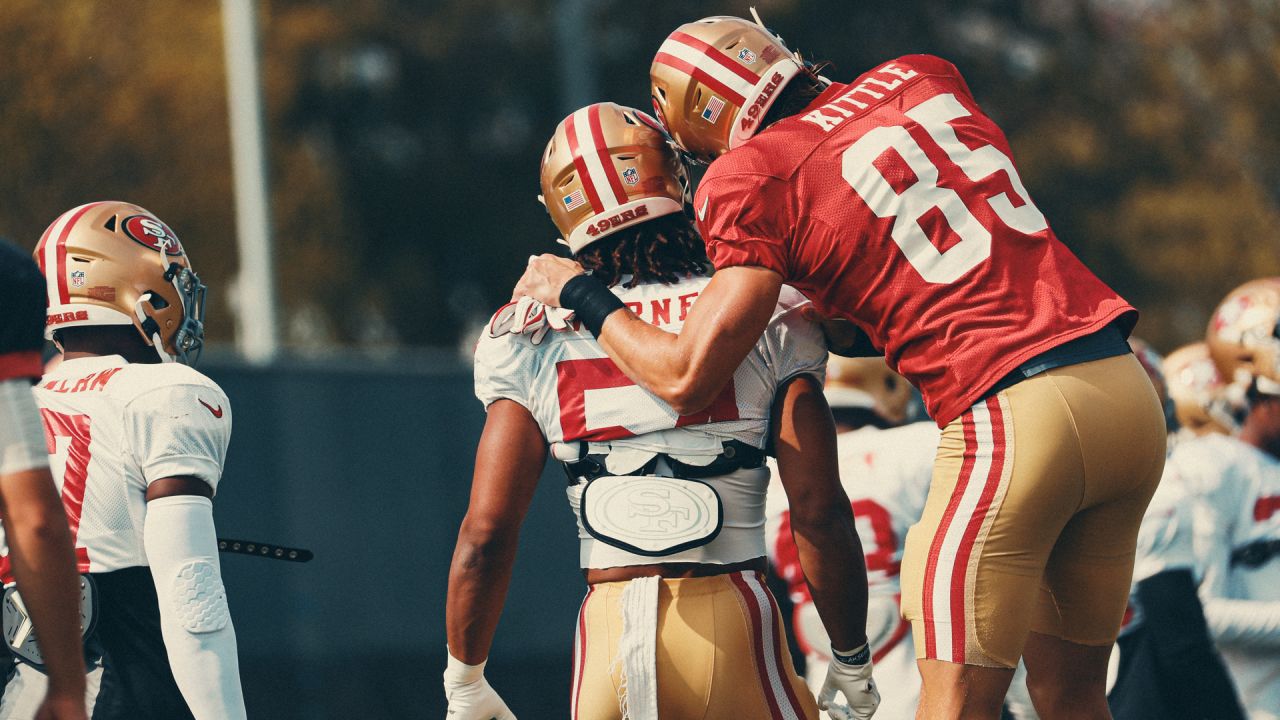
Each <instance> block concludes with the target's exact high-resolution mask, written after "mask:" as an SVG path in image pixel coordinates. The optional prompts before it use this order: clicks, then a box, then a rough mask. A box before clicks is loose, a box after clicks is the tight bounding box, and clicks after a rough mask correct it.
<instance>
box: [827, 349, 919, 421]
mask: <svg viewBox="0 0 1280 720" xmlns="http://www.w3.org/2000/svg"><path fill="white" fill-rule="evenodd" d="M822 394H823V395H825V396H826V398H827V404H828V405H830V406H831V408H832V409H841V408H855V409H864V410H869V411H871V412H873V413H875V414H876V415H877V416H878V417H879V418H880V419H881V420H884V421H885V422H886V423H888V424H889V425H901V424H903V423H904V422H906V421H907V410H908V408H909V406H910V404H911V384H910V383H908V382H907V379H906V378H904V377H902V376H901V375H899V374H898V373H896V372H894V371H892V370H890V369H889V366H888V365H886V364H885V361H884V358H847V357H842V356H840V355H831V356H830V357H829V358H828V359H827V382H826V385H825V386H824V387H823V390H822Z"/></svg>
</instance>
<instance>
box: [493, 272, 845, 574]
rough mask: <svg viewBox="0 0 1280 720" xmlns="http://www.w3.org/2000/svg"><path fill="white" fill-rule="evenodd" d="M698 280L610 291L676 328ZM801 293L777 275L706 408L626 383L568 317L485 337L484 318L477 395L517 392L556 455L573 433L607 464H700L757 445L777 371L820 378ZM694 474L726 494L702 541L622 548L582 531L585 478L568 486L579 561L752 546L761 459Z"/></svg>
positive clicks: (743, 550) (756, 534)
mask: <svg viewBox="0 0 1280 720" xmlns="http://www.w3.org/2000/svg"><path fill="white" fill-rule="evenodd" d="M708 281H709V280H708V278H702V277H698V278H689V279H686V280H683V281H681V282H678V283H674V284H671V285H666V284H661V283H650V284H644V285H638V286H636V287H634V288H624V287H622V286H621V285H619V286H616V287H614V288H613V291H614V293H615V294H617V295H618V296H619V297H620V298H622V300H623V301H624V302H626V303H627V305H628V306H629V307H630V308H631V309H632V310H633V311H635V312H636V314H637V315H639V316H640V317H641V318H642V319H644V320H646V321H648V322H651V323H653V324H655V325H657V326H658V327H660V328H662V329H663V330H667V331H670V332H679V330H680V328H681V327H682V326H683V325H684V319H685V317H686V316H687V314H688V311H689V308H690V307H692V305H693V302H694V301H695V300H696V299H697V297H698V294H699V293H700V292H701V291H702V289H703V288H704V287H706V284H707V282H708ZM806 304H807V301H806V300H805V299H804V298H803V297H802V296H801V295H800V294H799V293H797V292H796V291H795V290H793V289H791V288H787V287H784V288H783V291H782V294H781V296H780V298H779V302H778V306H777V308H776V310H775V313H774V315H773V318H772V319H771V320H770V322H769V325H768V327H767V328H766V330H765V332H764V335H763V336H762V337H761V338H760V340H759V341H758V342H757V343H756V345H755V347H754V348H753V349H752V350H751V352H749V353H748V354H747V357H746V359H745V360H744V361H743V362H742V364H741V365H740V366H739V367H738V369H737V371H735V372H734V375H733V380H732V381H731V382H730V383H729V384H728V385H726V387H725V389H724V390H723V391H722V392H721V393H720V396H719V397H717V398H716V400H715V401H714V402H713V403H712V404H711V406H710V407H709V408H707V409H706V410H704V411H702V412H699V413H695V414H693V415H686V416H680V415H679V414H678V413H676V412H675V411H674V410H673V409H672V408H671V407H670V406H669V405H667V404H666V403H665V402H663V401H662V400H661V399H659V398H658V397H657V396H656V395H653V394H652V393H650V392H649V391H647V390H645V389H644V388H641V387H639V386H637V385H636V384H635V383H633V382H632V381H631V380H630V379H629V378H627V376H626V375H624V374H623V373H622V371H621V370H619V369H618V367H617V366H616V365H614V363H613V361H612V360H610V359H609V358H608V356H607V355H605V353H604V351H603V350H601V349H600V346H599V344H598V343H597V342H596V340H595V338H593V337H592V336H591V334H590V333H589V332H588V331H587V330H586V329H584V328H576V327H571V328H569V329H567V330H565V331H561V332H552V333H550V334H548V335H547V337H546V338H545V339H544V340H543V341H542V342H541V343H540V344H538V345H535V344H533V342H531V340H530V339H529V338H528V337H527V336H524V335H509V334H508V335H501V336H499V337H492V336H491V335H490V333H489V331H488V329H486V330H485V331H484V332H482V334H481V337H480V342H479V344H478V345H477V347H476V357H475V383H476V396H477V397H478V398H479V399H480V400H481V401H482V402H483V403H484V404H485V406H486V407H488V406H489V405H490V404H492V403H493V402H495V401H497V400H500V399H507V400H513V401H515V402H517V403H520V404H521V405H523V406H524V407H525V408H527V409H528V410H529V411H530V412H531V413H532V415H533V417H534V419H535V420H536V421H537V423H538V426H539V428H540V429H541V430H542V433H543V436H544V437H545V438H546V440H547V441H548V442H549V443H551V444H552V445H553V452H554V453H555V454H556V456H557V457H558V458H561V459H564V454H563V453H562V452H561V451H565V452H568V453H569V456H570V457H577V455H576V452H577V451H578V450H579V449H580V448H578V447H576V445H577V443H583V444H585V445H586V449H588V450H589V452H591V453H593V454H607V460H606V467H607V469H608V470H609V472H610V473H612V474H614V475H627V474H631V473H633V472H636V471H637V470H638V469H639V468H640V467H641V466H643V465H645V464H646V463H647V462H648V461H649V460H651V459H652V458H653V456H654V455H655V454H657V453H665V454H667V455H669V456H671V457H673V458H675V459H677V460H679V461H681V462H684V463H688V464H690V465H706V464H708V463H710V462H712V461H713V460H714V459H715V458H716V456H718V455H719V454H720V453H721V452H723V450H724V443H725V442H726V441H729V440H737V441H739V442H743V443H746V444H748V445H751V446H753V447H757V448H761V449H763V448H764V447H765V445H766V444H767V442H768V438H769V417H770V411H771V408H772V406H773V401H774V396H775V395H776V393H777V391H778V389H779V388H780V387H781V386H782V385H783V384H784V383H785V382H786V381H787V380H789V379H791V378H793V377H796V376H798V375H804V374H807V375H811V376H813V377H814V378H815V379H816V380H817V381H818V382H821V381H822V379H823V376H824V374H825V371H826V359H827V349H826V345H825V342H824V340H823V337H822V333H821V330H820V329H819V328H818V327H817V326H816V325H814V324H813V323H811V322H810V321H808V320H805V319H804V318H803V317H801V313H800V310H801V308H802V307H803V306H804V305H806ZM571 445H572V446H573V447H572V448H571V447H570V446H571ZM660 474H662V473H660ZM704 482H706V483H708V484H710V485H712V486H713V487H715V488H716V490H717V491H718V492H719V493H720V496H721V499H722V501H723V502H724V505H725V512H724V526H723V528H722V529H721V531H720V534H719V535H717V537H716V539H715V540H713V541H712V542H710V543H708V544H706V545H702V546H700V547H696V548H691V549H688V550H684V551H681V552H679V553H677V554H674V555H665V556H661V557H650V556H642V555H637V554H632V553H629V552H627V551H625V550H621V549H619V548H616V547H613V546H610V545H608V544H606V543H603V542H600V541H598V540H596V539H595V538H593V537H592V536H591V535H590V534H589V533H587V532H586V530H585V528H584V526H583V524H582V520H581V514H580V503H579V500H580V497H581V493H582V488H583V487H584V485H585V483H579V484H578V485H574V486H570V487H569V488H568V498H569V503H570V507H571V508H572V509H573V511H574V514H575V516H577V517H578V537H579V564H580V565H581V567H584V568H588V567H590V568H604V567H616V566H621V565H643V564H653V563H661V562H693V563H704V564H712V563H718V564H725V563H734V562H740V561H743V560H749V559H751V558H754V557H760V556H762V555H763V554H764V552H765V544H764V504H765V493H766V490H767V487H768V484H769V473H768V471H767V470H765V469H764V468H755V469H742V470H738V471H736V472H733V473H730V474H727V475H721V476H719V477H715V478H706V479H704Z"/></svg>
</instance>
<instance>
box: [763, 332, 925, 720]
mask: <svg viewBox="0 0 1280 720" xmlns="http://www.w3.org/2000/svg"><path fill="white" fill-rule="evenodd" d="M823 392H824V394H825V395H826V398H827V403H828V404H829V405H830V406H831V412H832V414H833V416H834V417H835V422H836V429H837V431H838V432H839V433H840V435H839V437H838V440H837V450H838V453H839V458H840V478H841V481H842V483H843V484H844V489H845V492H846V493H848V495H849V497H850V498H851V499H852V505H853V515H854V518H855V519H856V522H857V527H858V536H859V537H860V538H861V539H862V549H863V552H864V554H865V556H866V562H867V579H868V581H869V583H870V597H869V599H868V605H867V637H868V639H869V640H870V643H871V657H872V659H873V660H874V661H875V664H876V684H877V685H878V686H879V688H880V690H881V692H882V695H883V697H884V699H883V701H882V703H881V705H880V709H879V711H878V715H879V716H880V717H884V718H890V719H892V718H910V717H913V716H914V715H915V711H916V705H917V704H918V703H919V701H920V672H919V671H918V670H916V657H915V646H914V645H913V643H912V642H911V624H910V623H908V622H907V621H905V620H903V619H902V613H901V611H900V609H899V586H898V575H899V568H900V566H901V563H902V549H903V546H902V541H903V539H904V538H905V537H906V534H907V529H908V528H910V527H911V526H912V525H913V524H915V523H916V522H917V521H918V520H919V519H920V515H921V513H922V512H924V501H925V497H926V496H927V495H928V493H929V481H930V479H931V478H932V477H933V458H934V455H935V453H936V451H937V447H938V434H939V431H938V426H937V425H934V424H933V423H931V422H914V423H910V424H906V425H904V423H905V422H906V420H907V417H908V410H909V405H910V402H911V393H912V390H911V385H910V384H908V383H907V381H906V380H905V379H904V378H903V377H902V376H900V375H898V374H897V373H895V372H893V371H892V370H890V369H889V367H888V366H887V365H886V364H885V362H884V360H883V359H882V358H843V357H839V356H837V355H832V356H831V357H830V358H829V359H828V361H827V382H826V387H825V389H824V391H823ZM767 514H768V518H769V523H768V531H767V534H766V537H767V538H768V542H769V557H770V560H771V561H772V563H773V566H774V569H775V570H776V571H777V572H778V574H779V575H780V576H781V577H782V578H783V580H785V581H786V583H787V588H788V592H789V594H790V596H791V602H792V603H793V604H794V614H793V619H794V624H793V627H794V628H795V633H796V641H797V642H798V643H799V645H800V648H801V649H802V650H803V651H804V653H805V659H806V660H807V663H806V667H807V668H808V672H807V675H808V678H807V679H808V681H809V684H810V686H811V687H815V688H816V687H821V684H822V681H823V677H822V674H823V672H824V671H825V669H826V666H827V663H828V662H829V661H830V659H831V653H830V652H829V651H828V649H827V648H828V647H829V646H830V643H829V641H828V640H827V636H826V633H825V632H824V631H823V629H822V628H823V626H822V623H821V621H820V620H819V618H818V614H817V611H816V610H815V608H814V606H813V601H812V598H810V596H809V588H808V585H807V584H806V583H805V578H804V573H803V572H801V569H800V564H799V562H798V557H797V554H796V544H795V541H794V540H793V539H792V537H791V519H790V514H791V513H790V511H789V510H788V509H787V504H786V497H785V495H784V494H783V493H782V488H781V487H780V486H779V485H778V484H777V483H773V484H772V485H771V486H770V488H769V508H768V513H767Z"/></svg>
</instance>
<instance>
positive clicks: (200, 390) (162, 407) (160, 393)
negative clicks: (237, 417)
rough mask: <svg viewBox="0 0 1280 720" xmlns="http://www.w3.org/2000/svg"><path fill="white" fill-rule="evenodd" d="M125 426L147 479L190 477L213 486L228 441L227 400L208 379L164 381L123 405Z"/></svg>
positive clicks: (218, 478)
mask: <svg viewBox="0 0 1280 720" xmlns="http://www.w3.org/2000/svg"><path fill="white" fill-rule="evenodd" d="M124 426H125V432H126V433H127V437H128V443H129V447H130V450H131V452H132V454H133V457H134V460H135V461H137V463H138V465H139V467H140V468H141V469H142V477H143V480H144V481H145V482H146V483H147V484H148V485H150V484H151V483H153V482H155V481H156V480H159V479H161V478H167V477H194V478H199V479H200V480H203V481H205V482H206V483H209V487H211V488H213V489H214V491H215V492H216V491H217V489H218V481H219V480H220V479H221V477H222V468H223V464H224V463H225V462H226V459H227V446H228V445H229V444H230V442H231V402H230V401H229V400H228V399H227V396H226V395H225V394H224V393H223V392H222V390H221V389H220V388H218V387H217V386H214V385H204V384H200V385H195V384H190V385H188V384H182V385H166V386H162V387H159V388H156V389H154V390H150V391H147V392H145V393H143V394H141V395H139V396H138V397H136V398H134V399H133V400H132V401H130V402H129V404H128V405H126V406H125V415H124Z"/></svg>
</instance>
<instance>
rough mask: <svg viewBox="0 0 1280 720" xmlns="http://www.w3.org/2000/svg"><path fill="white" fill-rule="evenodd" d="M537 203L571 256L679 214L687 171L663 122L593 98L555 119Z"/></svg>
mask: <svg viewBox="0 0 1280 720" xmlns="http://www.w3.org/2000/svg"><path fill="white" fill-rule="evenodd" d="M541 175H542V178H541V179H542V195H541V199H542V203H543V205H545V206H546V208H547V212H549V213H550V214H551V220H552V222H554V223H555V224H556V227H557V228H559V230H560V232H561V233H563V234H564V237H565V240H566V244H567V245H568V246H569V249H570V250H571V251H573V252H574V253H577V252H579V251H581V250H582V249H583V248H584V247H586V246H587V245H589V244H591V243H592V242H595V241H596V240H599V239H600V238H602V237H605V236H607V235H610V234H612V233H615V232H617V231H618V230H621V229H623V228H626V227H630V226H632V225H635V224H637V223H640V222H644V221H645V220H650V219H652V218H655V217H659V216H661V215H669V214H671V213H676V212H681V211H683V210H684V207H685V205H686V204H688V203H689V202H690V188H691V183H690V181H689V173H688V171H687V170H686V169H685V166H684V161H683V160H681V158H680V155H679V153H678V152H676V149H675V148H674V147H673V146H672V144H671V141H670V139H669V138H668V137H667V134H666V132H665V131H663V130H662V127H661V126H660V125H658V123H657V121H655V120H654V119H653V118H652V117H649V116H648V115H646V114H644V113H642V112H640V111H639V110H636V109H634V108H629V107H623V106H621V105H616V104H614V103H596V104H595V105H588V106H587V107H584V108H582V109H581V110H578V111H577V112H574V113H573V114H572V115H570V116H569V117H567V118H565V119H564V120H563V121H561V122H560V125H558V126H557V127H556V132H555V135H553V136H552V137H551V141H550V142H548V143H547V149H546V151H545V152H544V153H543V155H542V173H541Z"/></svg>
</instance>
